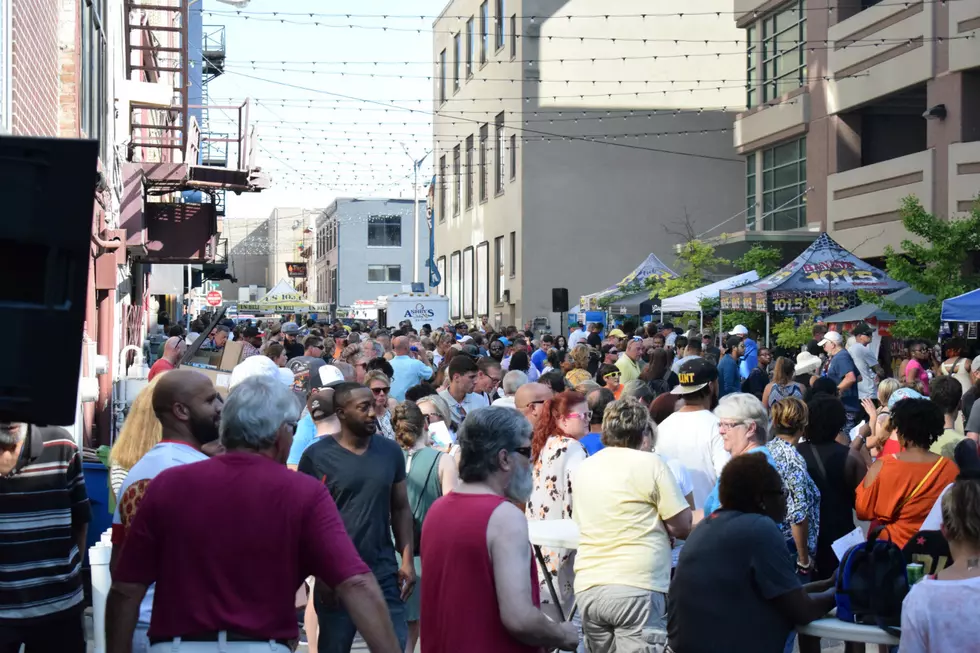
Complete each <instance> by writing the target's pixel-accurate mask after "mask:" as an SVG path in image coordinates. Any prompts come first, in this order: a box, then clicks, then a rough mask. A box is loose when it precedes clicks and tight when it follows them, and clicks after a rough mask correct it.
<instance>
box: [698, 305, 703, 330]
mask: <svg viewBox="0 0 980 653" xmlns="http://www.w3.org/2000/svg"><path fill="white" fill-rule="evenodd" d="M700 312H701V328H700V329H699V331H700V332H701V333H704V309H701V311H700Z"/></svg>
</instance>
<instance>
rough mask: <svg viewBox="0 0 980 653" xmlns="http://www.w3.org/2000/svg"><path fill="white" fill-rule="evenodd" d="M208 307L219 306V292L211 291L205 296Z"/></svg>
mask: <svg viewBox="0 0 980 653" xmlns="http://www.w3.org/2000/svg"><path fill="white" fill-rule="evenodd" d="M207 301H208V306H221V291H220V290H212V291H211V292H209V293H208V294H207Z"/></svg>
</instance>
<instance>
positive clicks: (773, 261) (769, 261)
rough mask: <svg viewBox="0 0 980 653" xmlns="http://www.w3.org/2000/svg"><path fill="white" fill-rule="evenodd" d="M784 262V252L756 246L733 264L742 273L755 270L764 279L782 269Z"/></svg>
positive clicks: (773, 248)
mask: <svg viewBox="0 0 980 653" xmlns="http://www.w3.org/2000/svg"><path fill="white" fill-rule="evenodd" d="M782 260H783V255H782V252H780V251H779V250H778V249H776V248H775V247H766V246H765V245H759V244H755V245H752V249H750V250H749V251H747V252H745V253H744V254H742V255H741V256H740V257H738V258H737V259H735V260H734V261H733V262H732V264H733V265H734V266H735V268H736V269H737V270H739V271H741V272H748V271H750V270H755V271H756V272H758V273H759V278H760V279H764V278H765V277H768V276H769V275H770V274H773V273H774V272H776V271H777V270H779V268H780V267H782V265H781V263H782ZM746 326H748V325H746Z"/></svg>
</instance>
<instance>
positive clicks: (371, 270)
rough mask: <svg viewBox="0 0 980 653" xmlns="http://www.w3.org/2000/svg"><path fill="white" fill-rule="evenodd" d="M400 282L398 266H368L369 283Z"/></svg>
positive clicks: (400, 269) (400, 273) (400, 267)
mask: <svg viewBox="0 0 980 653" xmlns="http://www.w3.org/2000/svg"><path fill="white" fill-rule="evenodd" d="M401 280H402V266H400V265H369V266H368V281H370V282H371V283H395V282H398V281H401Z"/></svg>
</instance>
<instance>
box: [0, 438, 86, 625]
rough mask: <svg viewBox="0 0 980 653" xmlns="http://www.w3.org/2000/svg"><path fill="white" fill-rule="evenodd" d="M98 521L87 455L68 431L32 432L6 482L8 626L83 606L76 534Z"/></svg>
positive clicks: (3, 549) (3, 522) (1, 568)
mask: <svg viewBox="0 0 980 653" xmlns="http://www.w3.org/2000/svg"><path fill="white" fill-rule="evenodd" d="M90 519H91V511H90V509H89V502H88V495H87V494H86V492H85V477H84V476H83V475H82V457H81V453H80V452H79V450H78V447H77V446H76V445H75V442H74V441H73V440H72V439H71V437H70V436H69V435H68V433H67V432H66V431H65V430H64V429H61V428H57V427H43V428H42V427H36V426H31V427H30V428H29V431H28V434H27V439H26V441H25V442H24V447H23V449H22V451H21V454H20V459H19V460H18V462H17V465H16V466H15V467H14V469H13V471H12V472H11V473H10V474H8V475H7V476H0V625H3V624H4V623H6V624H11V625H12V624H25V623H29V622H31V621H42V620H43V619H45V618H47V617H52V616H55V615H58V614H59V613H63V612H64V611H66V610H68V609H70V608H74V607H76V606H79V605H80V604H81V602H82V598H83V597H82V579H81V574H80V572H81V567H82V555H83V554H82V552H81V551H79V550H78V545H77V544H76V541H77V540H76V538H75V534H74V531H76V530H77V529H79V528H81V527H83V526H84V525H86V524H87V523H88V522H89V520H90Z"/></svg>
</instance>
